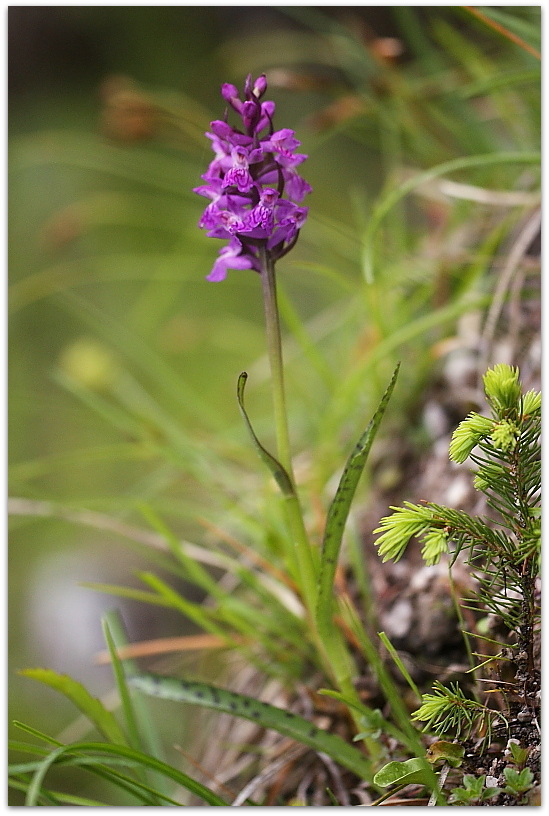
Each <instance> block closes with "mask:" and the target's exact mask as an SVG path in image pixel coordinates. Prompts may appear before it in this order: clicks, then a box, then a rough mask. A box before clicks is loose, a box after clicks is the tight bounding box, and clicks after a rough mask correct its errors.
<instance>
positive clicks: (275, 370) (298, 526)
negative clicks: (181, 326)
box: [259, 248, 317, 616]
mask: <svg viewBox="0 0 549 816" xmlns="http://www.w3.org/2000/svg"><path fill="white" fill-rule="evenodd" d="M259 257H260V260H261V280H262V283H263V303H264V307H265V325H266V332H267V350H268V354H269V363H270V367H271V377H272V388H273V403H274V414H275V427H276V441H277V449H278V458H279V461H280V464H281V465H282V466H283V467H284V469H285V470H286V472H287V474H288V476H289V478H290V481H291V483H292V485H293V487H294V494H293V496H291V497H288V498H287V499H286V507H287V512H288V522H289V526H290V533H291V535H292V539H293V543H294V548H295V552H294V553H292V561H294V563H295V565H296V569H297V572H298V574H299V579H300V584H301V589H302V593H303V599H304V601H305V604H306V606H307V609H308V611H309V614H310V615H311V616H313V615H314V609H315V605H316V595H317V577H316V568H315V563H314V560H313V553H312V550H311V545H310V543H309V538H308V536H307V531H306V530H305V524H304V522H303V514H302V512H301V508H300V506H299V499H298V496H297V490H296V489H295V477H294V472H293V467H292V456H291V453H290V434H289V431H288V416H287V413H286V397H285V391H284V370H283V361H282V339H281V333H280V317H279V312H278V304H277V298H276V275H275V265H274V261H273V260H272V258H271V256H270V254H269V252H268V251H267V250H266V249H265V248H261V249H260V253H259Z"/></svg>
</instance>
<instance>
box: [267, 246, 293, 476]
mask: <svg viewBox="0 0 549 816" xmlns="http://www.w3.org/2000/svg"><path fill="white" fill-rule="evenodd" d="M260 258H261V281H262V284H263V303H264V307H265V326H266V331H267V350H268V354H269V363H270V367H271V377H272V385H273V403H274V414H275V425H276V442H277V447H278V458H279V460H280V464H281V465H283V466H284V468H285V469H286V472H287V473H288V476H289V477H290V479H291V481H292V483H294V481H295V480H294V475H293V468H292V457H291V453H290V434H289V431H288V416H287V413H286V396H285V391H284V371H283V363H282V339H281V333H280V318H279V314H278V304H277V298H276V274H275V265H274V261H273V260H272V258H271V257H270V254H269V252H267V250H266V249H264V248H262V249H261V250H260Z"/></svg>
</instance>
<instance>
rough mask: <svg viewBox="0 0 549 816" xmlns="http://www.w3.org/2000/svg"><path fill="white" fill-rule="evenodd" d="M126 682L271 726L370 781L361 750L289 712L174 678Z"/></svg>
mask: <svg viewBox="0 0 549 816" xmlns="http://www.w3.org/2000/svg"><path fill="white" fill-rule="evenodd" d="M128 682H129V684H130V685H131V686H133V687H134V688H135V689H137V690H139V691H142V692H144V693H145V694H150V695H152V696H155V697H162V698H164V699H166V700H173V701H175V702H181V703H190V704H191V705H201V706H204V707H206V708H212V709H215V710H217V711H222V712H223V713H225V714H232V715H233V716H235V717H242V718H244V719H247V720H250V721H251V722H255V723H257V725H259V726H261V727H263V728H272V729H273V730H275V731H277V732H278V733H279V734H283V735H284V736H287V737H290V738H291V739H294V740H296V741H297V742H300V743H302V744H304V745H308V746H309V747H311V748H313V749H314V750H316V751H320V752H322V753H325V754H328V756H330V757H332V759H334V760H335V761H336V762H338V763H339V764H340V765H342V766H343V767H345V768H348V769H349V770H350V771H353V773H355V774H356V775H357V776H359V777H360V778H362V779H367V780H370V781H371V778H372V772H371V769H370V762H369V760H368V759H367V757H365V756H364V754H362V752H361V751H359V750H358V749H357V748H354V747H353V746H352V745H350V744H349V743H347V742H345V740H343V739H341V737H338V736H336V735H335V734H330V733H328V732H327V731H323V730H322V729H320V728H318V727H317V726H315V725H314V724H313V723H311V722H309V720H305V719H304V718H303V717H300V716H298V715H297V714H293V713H292V712H290V711H285V710H284V709H281V708H277V707H276V706H273V705H270V704H269V703H263V702H261V701H259V700H255V699H253V698H252V697H247V696H245V695H243V694H237V693H236V692H232V691H227V690H226V689H221V688H218V687H216V686H210V685H207V684H205V683H193V682H189V681H187V680H183V679H178V678H174V677H164V676H161V675H156V674H140V675H136V676H134V677H131V678H129V681H128Z"/></svg>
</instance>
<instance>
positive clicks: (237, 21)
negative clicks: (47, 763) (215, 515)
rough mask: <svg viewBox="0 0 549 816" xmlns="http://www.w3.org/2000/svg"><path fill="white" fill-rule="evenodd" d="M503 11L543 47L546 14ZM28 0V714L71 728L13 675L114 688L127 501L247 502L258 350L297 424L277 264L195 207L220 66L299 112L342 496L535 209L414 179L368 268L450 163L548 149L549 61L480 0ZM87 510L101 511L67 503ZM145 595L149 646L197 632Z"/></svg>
mask: <svg viewBox="0 0 549 816" xmlns="http://www.w3.org/2000/svg"><path fill="white" fill-rule="evenodd" d="M494 13H495V12H494ZM501 13H503V14H505V13H508V14H511V15H512V16H511V21H513V20H514V21H515V24H516V30H517V32H518V33H519V34H520V35H521V36H522V37H524V38H526V39H527V40H528V41H529V42H531V43H533V47H537V46H539V42H538V43H536V42H535V40H536V32H537V31H539V7H535V6H529V7H516V8H515V7H513V8H512V9H509V8H508V7H506V9H505V10H504V9H502V10H501ZM8 19H9V32H8V33H9V137H10V142H9V214H10V219H9V278H10V296H9V320H10V331H9V439H10V495H11V496H12V497H14V502H13V505H12V510H13V511H14V514H13V515H12V517H11V521H10V548H9V616H10V622H9V662H10V674H9V681H10V713H11V715H12V716H15V717H17V718H18V719H21V720H25V721H28V722H30V723H32V724H33V725H35V726H36V727H38V728H43V729H44V730H46V731H50V732H52V733H55V731H56V729H57V728H58V727H59V726H60V724H61V721H62V720H63V716H62V715H60V712H62V711H63V706H64V705H65V703H64V702H63V701H61V700H59V699H58V698H57V697H55V696H54V695H53V693H50V692H48V691H47V690H44V689H42V688H41V687H39V686H37V685H36V684H33V683H32V682H31V681H28V680H23V679H21V678H18V677H17V675H16V673H15V671H16V669H18V668H22V667H25V666H33V665H47V666H49V667H51V668H54V669H57V670H59V671H66V672H68V673H71V674H72V675H73V676H75V677H77V678H78V679H80V680H82V681H83V682H85V683H86V685H87V686H88V687H89V688H90V690H92V691H93V692H94V693H102V692H104V691H106V690H107V689H108V688H109V687H110V672H109V670H106V669H103V668H99V667H97V666H94V664H93V654H94V652H95V651H97V650H98V649H100V648H102V645H103V644H102V637H101V629H100V614H101V610H102V609H105V608H110V607H111V606H113V604H114V601H113V600H112V599H109V598H108V597H106V596H99V595H97V593H93V592H91V591H90V590H87V589H84V588H81V587H79V586H78V583H79V582H80V581H90V580H95V581H103V582H110V583H116V582H120V583H130V582H131V580H132V577H131V575H132V571H133V570H135V569H136V568H137V567H138V566H142V565H143V563H145V557H144V556H140V555H139V554H138V553H137V552H136V550H135V549H132V550H130V549H128V548H127V546H126V545H125V544H124V539H123V537H122V536H120V535H117V534H116V532H113V531H112V530H106V529H100V528H101V525H103V527H104V526H105V517H108V518H109V519H111V520H113V519H114V524H115V526H116V524H121V523H131V524H136V525H138V526H141V527H146V524H145V523H144V522H143V519H142V517H141V515H140V512H139V505H140V503H141V502H147V503H150V504H152V505H154V507H155V509H156V511H157V512H158V513H159V514H160V515H161V516H162V517H163V518H164V519H165V520H166V521H167V522H168V523H169V524H170V525H171V527H172V529H174V531H175V532H176V533H177V534H178V535H180V536H182V537H187V538H189V539H190V540H191V541H192V540H194V539H196V538H201V539H202V538H203V536H204V533H203V528H202V527H201V526H200V524H199V522H198V521H197V518H198V517H200V516H202V515H206V516H207V515H208V514H210V513H212V512H213V510H212V508H214V509H215V508H216V507H217V508H218V510H219V512H224V511H225V510H227V507H228V506H229V505H230V504H231V502H232V501H233V500H234V501H236V497H237V495H236V494H238V493H239V492H240V493H241V494H242V499H243V502H244V503H246V502H247V501H249V499H248V496H247V494H246V491H247V489H248V488H250V489H251V490H253V489H254V487H255V486H256V485H257V483H256V482H255V481H254V480H253V479H252V478H250V481H249V482H246V480H245V479H243V481H242V483H241V484H239V485H238V488H237V489H235V483H234V473H235V472H237V473H239V474H240V476H242V474H243V473H246V472H249V473H250V474H255V473H256V472H257V471H258V470H259V466H258V465H257V464H256V462H255V455H254V453H253V451H251V450H250V449H249V445H248V442H247V440H246V437H245V432H244V430H243V428H242V427H241V423H240V419H239V416H238V410H237V405H236V399H235V383H236V378H237V376H238V374H239V373H240V371H242V370H243V369H246V370H248V371H249V373H250V383H249V395H248V403H249V409H250V412H251V413H252V414H253V416H254V417H255V418H256V426H257V430H258V432H259V433H260V434H261V435H262V438H263V439H265V440H266V441H267V442H269V441H272V438H273V432H272V427H271V420H270V397H269V389H268V377H267V367H266V363H265V359H264V357H263V353H264V337H263V331H262V326H263V316H262V302H261V291H260V286H259V285H258V279H257V278H256V276H255V275H254V274H251V273H249V272H232V273H229V277H228V279H227V280H226V281H225V282H223V283H222V284H218V285H214V284H210V283H208V282H207V281H205V275H206V274H207V273H208V272H209V271H210V268H211V264H212V263H213V260H214V257H215V255H216V253H217V251H218V249H219V246H220V243H219V242H216V241H213V240H211V239H208V238H206V237H205V235H204V234H202V233H201V232H200V231H199V230H198V228H197V222H198V219H199V217H200V214H201V212H202V209H203V206H204V200H203V199H201V198H199V197H198V196H196V195H195V194H193V193H192V187H193V186H196V185H198V184H199V183H200V174H201V173H202V172H204V171H205V169H206V167H207V164H208V162H209V161H210V145H209V142H208V140H206V139H205V138H204V135H203V134H204V131H205V130H206V129H207V127H208V123H209V121H210V120H211V119H213V118H220V117H221V116H222V114H223V105H222V99H221V97H220V96H219V88H220V86H221V84H222V83H223V82H233V83H234V84H236V85H237V86H238V87H242V85H243V81H244V78H245V76H246V74H247V73H248V72H251V73H253V74H254V76H257V75H258V74H259V73H261V72H263V71H265V72H266V73H267V75H268V79H269V83H270V88H269V93H268V95H267V97H268V98H269V99H275V101H276V104H277V112H276V120H275V122H276V124H277V125H278V127H291V128H292V129H294V130H295V131H296V133H297V135H298V137H299V138H300V139H301V141H302V148H301V149H302V150H303V152H305V153H308V154H309V159H308V161H307V162H306V164H305V165H304V166H303V175H304V176H305V178H306V179H307V180H308V181H309V182H310V183H311V184H312V186H313V189H314V192H313V194H312V195H311V196H309V199H308V201H307V202H306V203H307V204H308V205H309V207H310V208H311V215H310V219H309V221H308V222H307V225H306V227H305V228H304V230H303V233H302V235H301V237H300V240H299V242H298V245H297V247H296V249H295V250H294V251H293V252H292V253H291V255H290V256H288V258H287V259H284V260H283V261H282V262H281V263H280V265H279V266H280V269H279V275H280V280H281V294H282V296H283V297H284V302H285V303H287V305H286V306H285V308H284V309H283V313H284V320H285V323H286V326H287V327H289V328H290V329H291V333H292V337H291V338H290V342H289V346H288V352H287V359H288V375H289V384H288V391H289V394H290V395H291V397H290V412H291V426H292V437H293V440H294V446H295V450H296V453H297V454H299V455H300V456H302V457H303V461H304V463H305V465H307V462H308V459H307V455H308V451H309V450H310V449H311V448H316V449H317V450H320V451H321V453H322V457H323V459H322V462H321V463H320V464H319V465H318V466H317V467H318V470H317V471H316V476H313V482H314V481H315V478H316V481H317V483H318V490H319V492H320V493H321V494H322V491H323V489H324V486H325V485H326V484H327V483H328V481H329V478H330V477H331V475H332V473H333V470H334V468H335V467H336V464H334V463H336V460H337V466H339V465H340V464H341V463H342V462H343V458H342V457H343V454H344V451H346V450H347V449H348V444H349V441H350V440H351V441H352V440H353V439H354V437H355V436H356V432H357V430H360V429H361V427H360V426H361V423H363V421H364V418H365V417H366V416H367V415H368V411H369V410H371V408H372V407H373V406H374V405H375V404H376V401H377V399H379V395H380V393H381V390H382V388H383V387H384V385H385V383H386V381H387V378H388V372H389V371H390V370H391V369H392V367H393V365H394V362H395V361H396V359H397V358H398V359H403V361H404V363H405V364H407V365H405V366H404V369H403V374H402V375H401V376H402V386H401V391H400V396H399V398H398V400H397V401H396V403H395V404H394V406H391V411H392V417H393V418H392V419H390V418H389V420H388V421H389V423H391V422H392V423H393V426H392V427H397V426H402V425H403V424H404V425H406V426H407V427H408V428H409V429H410V428H412V427H414V423H416V419H415V417H416V412H417V406H418V405H419V404H420V402H421V394H422V390H423V389H425V387H426V385H427V384H428V383H429V382H430V377H432V375H433V371H436V366H437V364H438V363H437V360H436V358H434V357H433V356H432V354H431V352H430V350H431V349H432V348H433V347H434V346H435V344H436V343H437V342H439V341H440V340H441V339H444V338H445V337H451V336H453V335H454V333H455V331H456V328H455V325H456V320H457V318H458V316H459V315H460V314H462V313H463V311H464V308H465V307H462V306H461V305H460V303H461V300H460V299H461V298H463V297H465V296H467V297H469V296H472V297H473V299H474V298H475V297H477V298H481V297H485V298H486V296H487V294H489V292H490V291H491V283H490V281H489V279H488V278H487V270H488V269H489V257H490V253H491V252H492V251H494V250H495V248H496V247H497V246H498V242H499V241H500V240H503V238H504V237H505V235H506V234H507V232H509V231H510V230H512V228H513V225H514V223H515V222H516V221H517V220H518V219H519V216H520V213H518V214H517V213H516V211H513V210H511V211H509V210H505V212H500V211H498V212H497V215H496V216H494V211H493V210H489V209H482V208H479V205H478V204H476V203H471V201H467V200H459V199H455V200H453V201H448V200H447V199H442V200H441V199H440V196H439V197H438V198H437V196H436V195H434V196H429V195H425V196H424V197H423V198H421V197H416V198H414V199H413V200H412V201H410V200H409V199H406V201H405V203H402V202H401V203H400V204H398V205H397V206H396V207H395V208H394V210H393V212H392V215H391V218H390V219H388V220H387V219H386V220H385V223H384V227H383V230H381V231H380V233H379V236H378V239H377V241H376V243H375V251H376V253H377V255H376V257H377V259H378V264H377V267H376V270H375V271H376V274H375V283H374V284H373V285H367V284H366V283H365V280H364V263H365V261H364V258H365V247H366V236H367V224H368V218H369V216H370V214H371V212H372V208H373V207H374V206H375V203H376V201H377V199H378V196H379V195H380V194H381V193H382V192H383V190H386V189H389V188H391V187H395V186H396V185H397V184H398V183H402V182H403V181H404V180H405V179H406V178H408V177H409V176H410V175H411V174H412V173H413V172H418V171H420V170H425V169H428V168H430V167H433V166H434V165H436V164H437V163H440V162H444V161H449V160H451V159H454V158H460V157H464V156H468V155H486V154H491V153H498V152H501V151H508V152H509V151H510V152H512V151H525V152H527V151H536V150H538V149H539V120H540V99H539V62H538V61H537V60H536V57H535V56H533V55H532V54H531V53H528V52H527V51H525V50H524V49H523V48H521V47H519V46H517V45H516V44H514V43H511V42H509V40H507V39H506V38H505V37H502V36H500V35H498V34H496V33H495V32H494V31H492V30H490V29H487V28H486V26H483V25H482V23H480V22H479V21H478V20H475V19H473V18H472V17H471V16H470V15H469V16H468V15H467V13H466V12H465V11H464V10H463V8H459V7H440V8H437V7H424V8H414V7H338V8H315V7H291V8H290V7H286V8H285V7H280V8H279V7H276V8H275V7H272V8H271V7H231V6H229V7H227V6H224V7H218V6H214V7H175V6H174V7H124V6H120V7H61V6H60V7H23V6H22V7H10V8H9V11H8ZM517 21H518V22H517ZM504 22H506V23H509V19H507V20H506V21H505V20H504ZM537 178H538V176H537V170H534V169H533V168H531V167H530V166H529V165H528V164H525V165H521V164H518V165H515V164H514V163H513V162H508V163H501V164H499V165H494V166H487V167H478V168H473V169H472V170H470V171H468V172H467V173H464V174H463V176H462V177H461V181H463V182H464V183H465V182H466V183H471V184H474V185H483V186H486V187H489V188H491V189H497V190H508V189H516V190H519V191H524V192H526V193H528V192H529V191H530V190H532V189H535V187H536V182H537ZM484 302H486V301H484ZM444 309H446V310H447V311H446V312H444ZM421 320H423V321H424V323H421ZM296 321H297V322H296ZM425 321H427V322H425ZM429 321H431V322H429ZM300 325H301V326H302V327H305V330H304V333H303V331H302V332H301V333H300V329H299V326H300ZM414 327H415V328H414ZM422 327H423V328H422ZM407 330H408V334H406V331H407ZM399 331H400V332H401V334H400V335H399V334H398V332H399ZM402 331H404V334H402ZM399 338H400V339H399ZM406 338H408V339H406ZM300 343H301V344H305V345H301V346H300ZM307 343H309V346H307ZM384 343H385V345H383V344H384ZM303 348H308V350H309V356H307V355H305V356H304V355H303V354H302V353H301V352H302V351H303ZM315 350H316V351H315ZM315 354H317V355H318V356H316V357H315ZM315 360H316V368H315V365H314V364H313V363H314V361H315ZM361 366H363V368H361ZM361 372H363V373H364V379H363V380H360V376H361ZM347 374H348V382H349V383H352V382H354V383H355V384H354V386H352V387H351V386H349V387H348V388H347V389H345V388H343V387H341V388H340V385H341V383H342V382H344V381H345V377H346V376H347ZM355 375H356V376H355ZM353 376H355V380H353ZM340 393H341V394H342V395H343V396H341V398H340V399H339V401H338V395H339V394H340ZM389 427H391V425H389ZM337 457H340V458H339V459H337ZM223 461H227V462H228V465H227V469H226V471H225V470H224V469H223V465H222V464H221V463H222V462H223ZM323 467H324V470H323ZM235 468H236V470H235ZM231 482H232V484H231ZM228 485H231V488H232V490H233V494H234V495H233V494H230V498H229V499H227V495H228V492H227V491H228V490H229V488H228V487H227V486H228ZM218 493H221V494H223V493H224V494H225V499H224V501H221V503H219V499H218V498H217V494H218ZM250 501H251V500H250ZM250 506H251V508H252V510H253V502H251V504H250ZM84 511H86V512H87V511H92V512H95V513H97V514H100V517H99V516H96V517H93V518H92V519H91V520H90V517H88V518H87V520H86V519H82V517H81V516H80V517H79V518H80V521H83V522H84V523H75V521H74V516H73V517H72V520H70V519H68V518H67V517H68V516H70V514H71V513H73V514H74V513H76V514H79V513H80V514H81V513H82V512H84ZM62 515H64V516H65V518H60V516H62ZM77 521H78V518H77ZM120 605H121V606H122V607H123V610H124V616H125V620H126V623H127V626H128V630H129V634H130V637H131V638H132V639H144V638H146V637H160V636H165V635H169V634H178V633H181V632H182V631H187V629H186V628H185V624H184V623H183V622H182V620H181V619H180V618H177V617H175V616H174V615H173V614H171V613H168V612H166V613H165V614H164V613H162V614H160V613H159V612H158V611H155V610H154V609H153V608H149V607H147V608H143V607H142V606H140V605H139V604H136V603H134V602H129V601H128V602H123V603H121V604H120ZM53 700H55V705H54V706H53V705H51V702H52V701H53ZM70 719H71V713H70V707H69V706H68V704H67V709H66V717H65V721H66V722H69V721H70Z"/></svg>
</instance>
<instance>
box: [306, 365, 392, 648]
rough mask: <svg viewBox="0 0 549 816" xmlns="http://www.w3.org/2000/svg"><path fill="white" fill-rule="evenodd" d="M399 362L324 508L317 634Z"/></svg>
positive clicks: (324, 625) (328, 617) (326, 620)
mask: <svg viewBox="0 0 549 816" xmlns="http://www.w3.org/2000/svg"><path fill="white" fill-rule="evenodd" d="M399 368H400V363H399V364H398V365H397V367H396V369H395V371H394V373H393V376H392V378H391V382H390V383H389V386H388V387H387V390H386V391H385V394H384V395H383V397H382V399H381V402H380V403H379V406H378V408H377V410H376V412H375V414H374V416H373V417H372V420H371V421H370V423H369V425H368V427H367V428H366V430H365V431H364V433H363V434H362V436H361V437H360V439H359V441H358V442H357V444H356V446H355V448H354V450H353V451H352V453H351V455H350V456H349V458H348V460H347V464H346V465H345V469H344V471H343V474H342V476H341V479H340V482H339V485H338V488H337V491H336V494H335V496H334V499H333V501H332V503H331V505H330V509H329V511H328V518H327V520H326V527H325V531H324V541H323V543H322V556H321V565H320V574H319V584H318V600H317V624H318V629H319V633H320V635H321V637H325V638H328V637H329V636H330V634H329V633H330V629H331V627H332V590H333V584H334V579H335V572H336V567H337V561H338V557H339V551H340V549H341V542H342V540H343V532H344V529H345V524H346V522H347V517H348V515H349V511H350V509H351V503H352V501H353V498H354V495H355V492H356V489H357V486H358V482H359V479H360V477H361V476H362V472H363V470H364V466H365V464H366V460H367V458H368V454H369V453H370V448H371V447H372V443H373V441H374V438H375V435H376V433H377V430H378V428H379V425H380V423H381V420H382V418H383V414H384V413H385V409H386V407H387V404H388V402H389V399H390V398H391V394H392V393H393V389H394V387H395V383H396V379H397V376H398V371H399Z"/></svg>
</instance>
